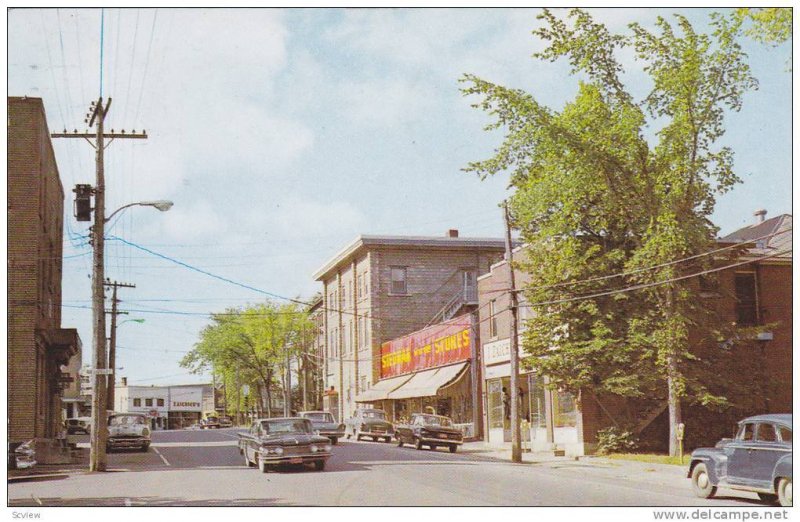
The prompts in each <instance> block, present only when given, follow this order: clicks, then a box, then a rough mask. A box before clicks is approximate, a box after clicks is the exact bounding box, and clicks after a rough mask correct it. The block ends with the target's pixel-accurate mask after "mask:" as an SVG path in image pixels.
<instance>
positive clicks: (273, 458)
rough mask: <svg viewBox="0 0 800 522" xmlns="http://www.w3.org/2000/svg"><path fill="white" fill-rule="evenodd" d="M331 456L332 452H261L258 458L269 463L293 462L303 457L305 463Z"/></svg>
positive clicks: (326, 458)
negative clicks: (303, 453)
mask: <svg viewBox="0 0 800 522" xmlns="http://www.w3.org/2000/svg"><path fill="white" fill-rule="evenodd" d="M330 456H331V454H330V453H307V454H305V455H280V456H278V455H262V454H259V455H258V456H257V459H258V460H259V461H263V462H266V463H267V464H285V463H291V462H292V461H295V462H296V461H297V460H298V459H301V460H302V461H303V463H306V462H314V461H317V460H328V458H329V457H330Z"/></svg>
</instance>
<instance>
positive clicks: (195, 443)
mask: <svg viewBox="0 0 800 522" xmlns="http://www.w3.org/2000/svg"><path fill="white" fill-rule="evenodd" d="M237 431H239V430H238V429H236V428H232V429H222V430H208V431H206V430H203V431H188V430H187V431H168V432H155V433H154V435H153V444H152V446H151V448H150V451H148V452H147V453H139V452H124V453H112V454H110V455H109V461H108V462H109V466H108V467H109V470H110V471H111V472H109V473H104V474H88V473H81V474H76V475H71V476H69V477H68V478H64V479H61V480H48V481H31V482H18V483H11V484H9V487H8V495H9V505H11V506H42V505H43V506H66V505H72V506H74V505H83V506H138V505H150V506H153V505H156V506H158V505H182V506H194V505H203V506H215V505H218V506H239V505H248V506H253V505H255V506H364V505H366V506H442V505H444V506H608V505H614V506H634V505H638V506H742V507H746V506H763V505H764V504H762V503H760V502H758V501H757V500H754V497H753V496H752V495H750V496H749V497H750V498H747V495H746V494H745V495H744V496H739V495H736V496H734V495H731V496H721V497H720V498H716V499H711V500H703V499H698V498H695V497H694V496H693V495H692V493H691V491H690V488H689V483H688V480H686V479H685V478H683V477H682V476H681V473H679V472H677V470H676V472H674V473H664V472H660V471H654V470H649V471H648V470H646V469H645V468H642V467H641V466H639V467H627V466H625V465H621V466H617V465H600V464H596V463H587V462H585V461H572V460H566V459H565V460H559V461H557V462H545V463H540V464H511V463H508V462H503V461H496V460H491V459H487V458H485V457H481V456H479V455H474V454H469V455H467V454H461V453H457V454H450V453H448V452H446V451H444V450H439V451H430V450H423V451H418V450H415V449H413V448H409V447H404V448H398V447H396V446H395V445H394V444H386V443H377V442H367V441H361V442H355V441H347V440H345V441H340V443H339V444H338V445H337V446H334V448H333V456H332V457H331V459H330V460H329V461H328V466H327V467H326V470H325V471H323V472H318V471H314V470H312V469H311V468H293V469H292V468H290V469H284V470H281V471H279V472H270V473H267V474H262V473H261V472H260V471H258V470H257V469H255V468H247V467H245V465H244V461H243V458H242V457H241V456H240V455H239V452H238V450H237V447H236V432H237ZM643 469H644V470H643ZM725 494H726V493H725V492H724V491H723V492H722V495H725Z"/></svg>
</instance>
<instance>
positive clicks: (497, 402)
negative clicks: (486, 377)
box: [487, 379, 504, 429]
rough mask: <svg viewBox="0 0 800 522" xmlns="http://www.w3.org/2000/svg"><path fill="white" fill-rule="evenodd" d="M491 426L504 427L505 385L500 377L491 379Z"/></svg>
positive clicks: (489, 384) (489, 389)
mask: <svg viewBox="0 0 800 522" xmlns="http://www.w3.org/2000/svg"><path fill="white" fill-rule="evenodd" d="M487 388H488V395H489V400H488V403H489V428H500V429H502V428H503V418H504V415H503V396H502V394H503V385H502V383H501V381H500V379H495V380H492V381H489V383H488V387H487Z"/></svg>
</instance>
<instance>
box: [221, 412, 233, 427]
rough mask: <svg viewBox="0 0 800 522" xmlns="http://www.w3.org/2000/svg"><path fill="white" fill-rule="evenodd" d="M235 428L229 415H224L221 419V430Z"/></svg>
mask: <svg viewBox="0 0 800 522" xmlns="http://www.w3.org/2000/svg"><path fill="white" fill-rule="evenodd" d="M232 426H233V421H232V420H231V418H230V417H228V416H227V415H223V416H222V417H220V418H219V427H220V428H230V427H232Z"/></svg>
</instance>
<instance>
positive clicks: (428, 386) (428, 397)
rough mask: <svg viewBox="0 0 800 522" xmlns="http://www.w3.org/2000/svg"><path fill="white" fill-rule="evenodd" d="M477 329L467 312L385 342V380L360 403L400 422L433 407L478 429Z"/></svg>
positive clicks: (469, 429) (472, 430)
mask: <svg viewBox="0 0 800 522" xmlns="http://www.w3.org/2000/svg"><path fill="white" fill-rule="evenodd" d="M473 330H474V328H473V327H472V317H471V316H470V315H463V316H460V317H457V318H455V319H451V320H450V321H446V322H444V323H440V324H437V325H434V326H430V327H428V328H425V329H423V330H419V331H417V332H414V333H412V334H409V335H407V336H405V337H401V338H399V339H395V340H393V341H389V342H387V343H384V344H383V346H382V347H381V379H380V380H379V381H378V382H376V383H375V384H374V385H373V386H372V387H371V388H370V389H368V390H365V391H364V392H362V393H361V394H359V395H358V396H357V397H356V402H357V403H360V404H362V405H372V406H375V407H379V408H381V409H383V410H385V411H386V413H387V416H388V418H389V420H391V421H392V422H397V423H401V422H404V421H405V420H407V419H408V418H409V417H410V416H411V414H412V413H418V412H424V411H431V410H433V411H434V412H435V413H436V414H438V415H446V416H448V417H450V418H452V419H453V422H454V423H455V424H458V425H462V427H463V429H464V431H465V433H467V434H474V433H475V426H474V423H475V420H476V418H477V417H478V416H477V415H476V413H475V403H476V401H475V398H474V397H473V395H474V391H473V386H472V382H473V377H472V375H471V371H472V365H471V361H472V360H473V359H474V356H473V355H474V354H473V346H474V345H475V341H474V336H473V333H472V332H473Z"/></svg>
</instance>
